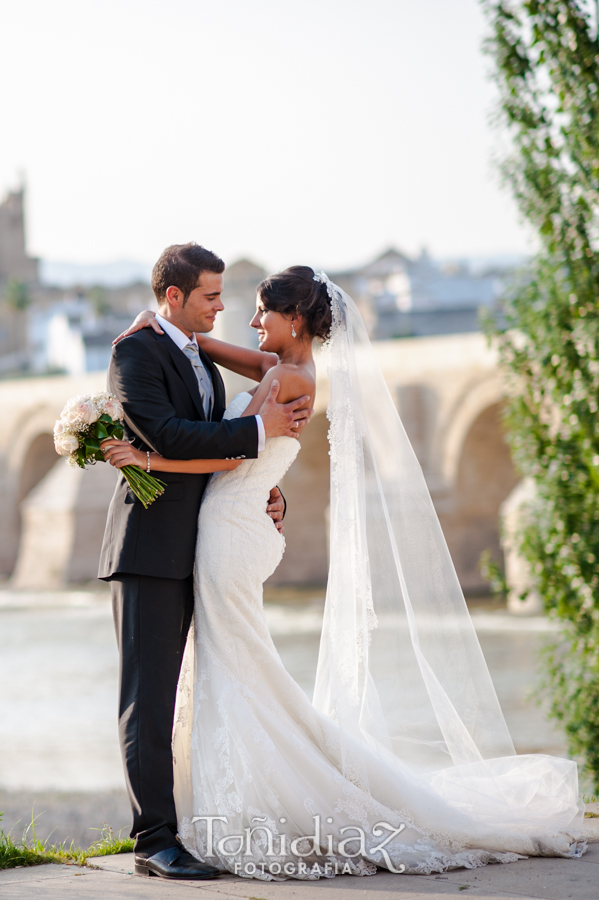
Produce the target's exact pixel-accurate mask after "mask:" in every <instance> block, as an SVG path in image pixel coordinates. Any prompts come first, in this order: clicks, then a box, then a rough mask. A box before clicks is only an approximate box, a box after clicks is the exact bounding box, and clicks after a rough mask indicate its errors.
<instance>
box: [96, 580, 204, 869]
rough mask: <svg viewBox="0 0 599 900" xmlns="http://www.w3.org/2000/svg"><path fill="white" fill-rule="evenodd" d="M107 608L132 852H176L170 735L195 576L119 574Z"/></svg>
mask: <svg viewBox="0 0 599 900" xmlns="http://www.w3.org/2000/svg"><path fill="white" fill-rule="evenodd" d="M110 581H111V592H112V608H113V614H114V624H115V629H116V636H117V643H118V647H119V655H120V679H119V681H120V686H119V693H120V700H119V739H120V744H121V753H122V757H123V766H124V769H125V780H126V784H127V790H128V792H129V799H130V802H131V808H132V810H133V828H132V830H131V837H134V838H135V852H136V853H139V854H144V855H148V856H153V855H154V853H158V852H159V851H160V850H166V849H168V848H170V847H175V846H177V840H176V835H177V816H176V812H175V801H174V798H173V756H172V733H173V721H174V714H175V700H176V694H177V682H178V679H179V672H180V669H181V662H182V659H183V651H184V650H185V642H186V640H187V633H188V631H189V626H190V624H191V618H192V615H193V576H191V575H190V576H189V577H188V578H184V579H175V578H154V577H151V576H149V575H128V574H121V573H117V574H115V575H113V576H112V578H111V580H110Z"/></svg>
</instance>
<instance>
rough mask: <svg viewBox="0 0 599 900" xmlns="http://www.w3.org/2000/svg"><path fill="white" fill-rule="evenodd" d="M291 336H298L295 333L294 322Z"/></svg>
mask: <svg viewBox="0 0 599 900" xmlns="http://www.w3.org/2000/svg"><path fill="white" fill-rule="evenodd" d="M291 337H297V334H296V333H295V325H294V324H293V322H292V323H291Z"/></svg>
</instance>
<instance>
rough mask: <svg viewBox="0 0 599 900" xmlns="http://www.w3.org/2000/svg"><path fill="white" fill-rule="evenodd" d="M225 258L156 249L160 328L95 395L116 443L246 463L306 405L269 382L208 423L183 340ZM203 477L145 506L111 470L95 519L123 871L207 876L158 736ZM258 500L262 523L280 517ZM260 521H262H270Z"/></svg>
mask: <svg viewBox="0 0 599 900" xmlns="http://www.w3.org/2000/svg"><path fill="white" fill-rule="evenodd" d="M224 268H225V264H224V263H223V261H222V260H221V259H219V258H218V257H217V256H216V255H215V254H214V253H211V252H210V251H209V250H206V249H204V247H200V246H199V245H198V244H195V243H190V244H176V245H174V246H172V247H167V249H166V250H165V251H164V252H163V254H162V256H161V257H160V259H159V260H158V262H157V263H156V265H155V266H154V269H153V271H152V289H153V291H154V293H155V295H156V299H157V301H158V308H159V314H158V316H157V317H156V318H157V321H158V324H159V325H160V326H161V328H162V331H163V333H162V334H158V333H157V332H156V331H154V330H152V329H151V328H144V329H142V330H140V331H137V332H136V333H134V334H132V335H131V336H130V337H127V338H126V339H125V340H123V341H120V342H119V343H118V344H117V345H116V346H115V347H114V350H113V353H112V358H111V361H110V366H109V369H108V389H109V390H110V391H111V393H113V394H115V395H116V396H117V397H118V399H119V400H120V401H121V403H122V404H123V408H124V410H125V437H126V439H128V440H131V441H132V443H133V444H134V445H135V447H137V448H138V449H141V450H144V451H148V450H155V451H157V452H158V453H160V454H162V455H163V456H165V457H170V458H171V459H231V458H234V459H246V458H247V459H255V458H256V457H257V456H258V453H259V452H260V451H261V450H262V449H264V446H265V440H266V438H267V437H277V436H281V435H286V436H289V437H296V436H297V431H296V429H297V422H298V421H299V420H300V419H303V418H306V417H308V416H309V414H310V412H309V410H306V409H304V410H302V409H299V407H301V406H302V404H304V403H305V402H306V400H307V399H308V398H307V397H300V398H299V399H298V400H297V401H294V402H291V403H286V404H280V403H277V401H276V395H277V392H278V385H277V383H276V382H273V389H271V392H270V394H269V396H268V398H267V400H266V401H265V402H264V404H263V405H262V407H261V409H260V414H259V415H257V416H247V417H242V418H238V419H232V420H230V421H222V417H223V413H224V410H225V391H224V385H223V381H222V378H221V376H220V374H219V372H218V369H217V368H216V367H215V366H214V365H213V364H212V362H211V361H210V359H209V358H208V357H207V356H206V355H205V354H204V353H203V352H202V350H201V349H199V347H198V344H197V341H196V338H195V333H196V332H199V333H206V332H209V331H211V330H212V328H213V327H214V320H215V317H216V314H217V313H218V312H219V311H220V310H222V309H223V308H224V307H223V304H222V302H221V292H222V289H223V274H222V273H223V271H224ZM208 477H209V476H208V475H196V474H179V473H170V472H161V473H160V478H161V480H163V481H164V482H166V485H167V487H166V490H165V492H164V494H162V495H161V496H160V497H159V498H158V499H157V500H156V501H155V502H154V503H153V504H152V505H151V506H150V507H149V508H148V509H144V508H143V506H142V504H141V503H140V502H139V500H137V499H136V497H135V496H134V494H133V493H132V492H131V490H130V489H129V488H128V486H127V482H126V481H125V479H124V478H123V476H121V477H120V478H119V480H118V482H117V486H116V489H115V492H114V496H113V498H112V501H111V504H110V509H109V511H108V521H107V524H106V531H105V534H104V542H103V545H102V553H101V559H100V571H99V574H98V577H99V578H102V579H104V580H106V581H110V585H111V592H112V603H113V612H114V620H115V627H116V633H117V642H118V646H119V654H120V704H119V737H120V743H121V752H122V756H123V764H124V768H125V779H126V783H127V789H128V792H129V798H130V801H131V806H132V809H133V828H132V831H131V835H132V836H134V837H135V871H136V873H137V874H138V875H150V874H155V875H161V876H162V877H165V878H190V879H196V878H213V877H215V876H216V875H218V874H219V873H218V870H217V869H215V868H214V867H213V866H209V865H204V864H202V863H199V862H198V861H197V860H196V859H195V858H194V857H192V856H191V855H190V854H189V853H187V851H185V850H184V849H183V848H182V846H181V845H180V843H179V842H178V840H177V817H176V812H175V803H174V799H173V760H172V752H171V739H172V730H173V718H174V708H175V696H176V689H177V681H178V678H179V670H180V667H181V659H182V656H183V650H184V648H185V641H186V638H187V632H188V630H189V626H190V622H191V618H192V615H193V575H192V572H193V565H194V558H195V546H196V539H199V540H201V539H202V536H201V534H200V535H198V533H197V521H198V511H199V508H200V503H201V500H202V495H203V493H204V490H205V488H206V484H207V482H208ZM282 511H283V499H282V497H281V494H280V492H279V490H278V488H275V489H274V490H273V491H272V492H271V496H270V503H269V515H271V517H272V518H273V520H275V523H276V522H277V521H278V520H280V519H281V518H282ZM273 527H275V526H274V525H273Z"/></svg>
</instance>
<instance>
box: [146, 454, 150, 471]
mask: <svg viewBox="0 0 599 900" xmlns="http://www.w3.org/2000/svg"><path fill="white" fill-rule="evenodd" d="M146 453H147V455H148V464H147V466H146V472H149V471H150V451H149V450H146Z"/></svg>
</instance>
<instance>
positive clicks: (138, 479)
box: [54, 391, 166, 509]
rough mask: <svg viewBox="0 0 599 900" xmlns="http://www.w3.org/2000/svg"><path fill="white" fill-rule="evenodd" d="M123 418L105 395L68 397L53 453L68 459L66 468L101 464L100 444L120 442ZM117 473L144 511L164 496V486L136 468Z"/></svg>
mask: <svg viewBox="0 0 599 900" xmlns="http://www.w3.org/2000/svg"><path fill="white" fill-rule="evenodd" d="M123 417H124V413H123V407H122V405H121V404H120V403H119V401H118V400H117V399H116V397H113V396H112V394H108V393H106V392H105V391H100V392H98V393H96V394H85V396H82V397H72V398H71V400H69V401H68V403H67V404H66V406H65V408H64V409H63V411H62V412H61V414H60V419H58V420H57V422H56V425H55V426H54V447H55V448H56V452H57V453H58V454H59V455H60V456H68V458H69V465H71V466H79V467H80V468H82V469H84V468H85V466H86V465H88V464H89V465H95V463H96V462H105V459H104V454H103V453H102V449H101V447H100V442H101V441H105V440H107V439H108V438H117V440H122V439H123ZM120 471H121V472H122V473H123V475H124V476H125V478H126V480H127V483H128V485H129V487H130V488H131V490H132V491H133V493H134V494H135V496H136V497H137V498H138V499H139V500H141V502H142V503H143V505H144V507H145V508H146V509H147V508H148V506H149V505H150V504H151V503H153V502H154V500H155V499H156V497H159V496H160V494H163V493H164V489H165V487H166V485H165V483H164V482H163V481H159V480H158V479H157V478H154V477H153V476H152V475H149V474H148V473H147V472H144V471H143V469H140V467H139V466H123V467H122V468H121V470H120Z"/></svg>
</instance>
